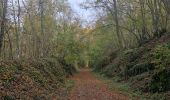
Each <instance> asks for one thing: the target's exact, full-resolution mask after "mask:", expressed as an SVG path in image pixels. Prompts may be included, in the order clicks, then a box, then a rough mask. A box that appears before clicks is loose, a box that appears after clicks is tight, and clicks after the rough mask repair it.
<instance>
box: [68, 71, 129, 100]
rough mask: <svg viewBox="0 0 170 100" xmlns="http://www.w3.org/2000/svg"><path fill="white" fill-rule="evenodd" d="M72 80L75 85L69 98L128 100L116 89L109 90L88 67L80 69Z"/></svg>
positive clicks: (71, 99)
mask: <svg viewBox="0 0 170 100" xmlns="http://www.w3.org/2000/svg"><path fill="white" fill-rule="evenodd" d="M72 80H74V81H75V86H74V88H73V90H72V91H71V94H70V97H69V100H130V99H129V97H128V96H125V95H123V94H121V93H120V92H118V91H111V90H109V89H108V87H107V86H106V85H105V84H104V83H102V82H101V81H99V80H98V79H97V78H96V77H95V75H93V74H92V73H91V71H90V70H89V69H82V70H81V71H80V72H79V73H78V74H76V75H75V76H74V77H73V78H72Z"/></svg>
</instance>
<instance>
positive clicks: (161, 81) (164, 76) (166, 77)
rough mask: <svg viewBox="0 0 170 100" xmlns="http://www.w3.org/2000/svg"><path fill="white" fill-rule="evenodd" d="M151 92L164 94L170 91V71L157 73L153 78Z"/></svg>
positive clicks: (165, 70)
mask: <svg viewBox="0 0 170 100" xmlns="http://www.w3.org/2000/svg"><path fill="white" fill-rule="evenodd" d="M149 89H150V91H151V92H154V93H155V92H164V91H168V90H170V69H164V70H163V71H159V72H156V73H155V74H154V75H153V76H152V80H151V84H150V86H149Z"/></svg>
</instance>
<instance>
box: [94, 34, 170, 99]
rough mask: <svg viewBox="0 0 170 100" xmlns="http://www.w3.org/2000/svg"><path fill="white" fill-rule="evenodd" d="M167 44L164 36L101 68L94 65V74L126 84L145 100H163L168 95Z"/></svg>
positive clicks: (169, 47) (168, 36)
mask: <svg viewBox="0 0 170 100" xmlns="http://www.w3.org/2000/svg"><path fill="white" fill-rule="evenodd" d="M169 43H170V34H169V33H168V34H165V35H164V36H162V37H161V38H154V39H153V40H150V41H149V42H148V43H146V44H144V45H142V46H141V47H138V48H134V49H129V50H126V51H122V52H119V53H118V55H116V57H110V58H114V59H110V61H111V62H110V63H107V64H104V65H105V66H102V67H101V66H100V65H95V66H96V68H95V71H97V72H100V74H102V75H104V76H106V77H109V78H112V79H114V81H117V82H120V83H128V84H130V87H131V88H132V89H133V90H134V91H140V92H142V93H144V94H146V96H145V97H146V99H147V100H167V99H168V97H166V96H168V94H169V93H168V91H170V85H169V84H170V67H169V65H170V44H169ZM99 64H100V63H99ZM97 66H100V67H97ZM115 79H116V80H115ZM148 94H149V95H148ZM147 96H148V97H147Z"/></svg>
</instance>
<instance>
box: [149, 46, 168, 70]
mask: <svg viewBox="0 0 170 100" xmlns="http://www.w3.org/2000/svg"><path fill="white" fill-rule="evenodd" d="M151 55H152V62H153V63H155V64H156V68H157V69H158V70H164V69H166V68H167V67H168V65H169V64H170V48H169V45H168V44H164V45H159V46H157V47H156V48H155V49H154V51H153V52H152V53H151Z"/></svg>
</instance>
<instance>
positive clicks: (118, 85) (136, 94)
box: [94, 72, 168, 100]
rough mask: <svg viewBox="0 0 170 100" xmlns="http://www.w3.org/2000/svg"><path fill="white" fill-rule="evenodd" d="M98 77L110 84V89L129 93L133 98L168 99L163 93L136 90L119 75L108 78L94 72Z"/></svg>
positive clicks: (142, 99)
mask: <svg viewBox="0 0 170 100" xmlns="http://www.w3.org/2000/svg"><path fill="white" fill-rule="evenodd" d="M94 75H95V76H96V78H97V79H99V80H101V81H102V82H103V83H104V84H106V85H107V86H108V88H109V89H110V90H116V91H119V92H120V93H121V94H124V95H127V96H129V97H130V99H131V100H168V99H167V98H166V96H165V95H164V94H162V93H155V94H151V93H148V94H146V93H142V92H141V91H137V90H136V91H135V90H133V89H132V88H131V87H130V83H128V82H118V81H116V80H118V77H114V78H108V77H106V76H104V75H101V74H100V73H96V72H94Z"/></svg>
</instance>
